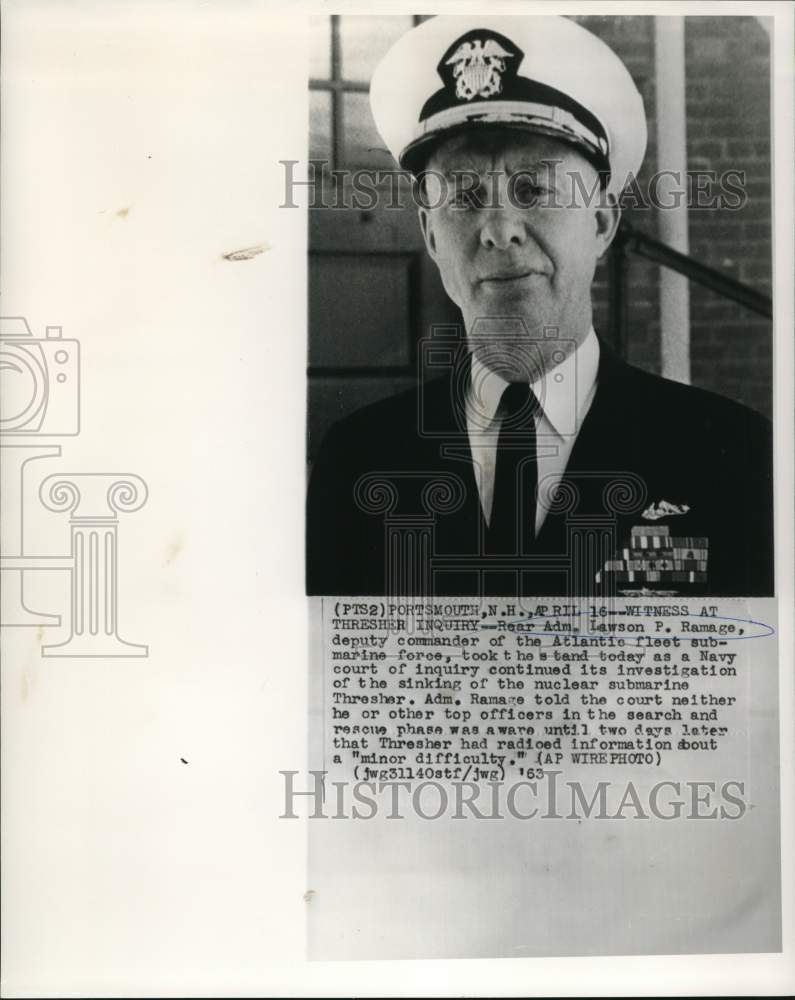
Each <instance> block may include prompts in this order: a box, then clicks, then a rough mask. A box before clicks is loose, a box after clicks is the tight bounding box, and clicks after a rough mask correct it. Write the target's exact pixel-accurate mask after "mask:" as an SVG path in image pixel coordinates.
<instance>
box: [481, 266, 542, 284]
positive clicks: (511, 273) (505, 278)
mask: <svg viewBox="0 0 795 1000" xmlns="http://www.w3.org/2000/svg"><path fill="white" fill-rule="evenodd" d="M543 275H544V272H543V271H536V270H534V269H532V268H531V269H527V268H524V269H522V270H516V269H511V270H506V271H495V272H494V273H493V274H487V275H485V276H484V277H482V278H481V279H480V281H481V284H483V283H491V282H494V283H495V284H508V283H510V282H512V281H522V280H524V279H525V278H541V277H543Z"/></svg>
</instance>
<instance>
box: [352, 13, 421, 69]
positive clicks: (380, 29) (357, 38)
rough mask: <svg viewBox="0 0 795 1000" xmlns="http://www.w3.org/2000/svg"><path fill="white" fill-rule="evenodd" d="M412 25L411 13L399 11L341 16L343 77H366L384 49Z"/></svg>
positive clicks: (376, 63)
mask: <svg viewBox="0 0 795 1000" xmlns="http://www.w3.org/2000/svg"><path fill="white" fill-rule="evenodd" d="M412 25H413V20H412V18H411V17H403V16H401V15H393V16H391V17H390V16H385V17H369V16H358V17H357V16H347V17H342V18H340V41H341V48H342V76H343V79H345V80H355V81H359V82H362V81H364V82H367V81H369V80H370V77H371V76H372V75H373V70H374V69H375V67H376V66H377V65H378V63H379V62H380V60H381V57H382V56H383V55H384V53H385V52H386V50H387V49H388V48H389V47H390V46H391V45H392V43H393V42H396V41H397V40H398V38H400V36H401V35H403V34H405V33H406V32H407V31H409V29H410V28H411V27H412Z"/></svg>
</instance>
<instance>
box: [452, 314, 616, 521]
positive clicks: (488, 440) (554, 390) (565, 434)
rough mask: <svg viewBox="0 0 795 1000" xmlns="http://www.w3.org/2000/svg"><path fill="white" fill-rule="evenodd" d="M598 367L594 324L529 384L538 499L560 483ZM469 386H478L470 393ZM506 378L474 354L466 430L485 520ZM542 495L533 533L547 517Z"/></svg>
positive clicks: (594, 386)
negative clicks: (533, 408) (534, 405)
mask: <svg viewBox="0 0 795 1000" xmlns="http://www.w3.org/2000/svg"><path fill="white" fill-rule="evenodd" d="M598 367H599V341H598V340H597V338H596V334H595V333H594V330H593V327H591V329H590V330H589V332H588V334H587V336H586V338H585V340H584V341H583V342H582V344H580V346H579V347H578V348H577V350H576V351H574V352H573V353H572V354H570V355H569V356H568V358H566V360H565V361H562V362H561V363H560V364H559V365H557V367H555V368H552V369H550V370H549V371H548V372H545V373H544V375H542V376H541V378H540V379H538V380H537V381H535V382H531V383H530V388H531V389H532V390H533V392H534V393H535V395H536V398H537V399H538V401H539V403H540V404H541V408H540V410H539V411H538V412H537V413H536V415H535V424H536V439H537V445H538V482H539V485H540V486H541V484H542V483H543V486H542V487H541V489H540V490H539V498H541V497H542V496H543V495H547V496H551V495H552V491H553V489H554V487H555V485H556V484H557V483H559V482H560V480H561V478H562V476H563V473H564V472H565V470H566V465H567V464H568V461H569V456H570V455H571V450H572V448H573V447H574V442H575V441H576V440H577V434H578V433H579V430H580V427H581V426H582V422H583V420H584V419H585V416H586V414H587V413H588V410H589V409H590V407H591V403H592V402H593V397H594V393H595V392H596V372H597V369H598ZM472 385H477V387H478V391H477V393H476V394H475V393H474V392H472ZM507 385H508V383H507V382H506V380H505V379H504V378H502V377H501V376H499V375H497V374H495V373H494V372H493V371H491V370H490V369H488V368H486V366H485V365H483V364H482V362H480V361H478V360H477V358H476V357H475V356H474V355H473V356H472V370H471V381H470V392H469V395H468V398H467V431H468V434H469V446H470V449H471V451H472V461H473V467H474V472H475V481H476V483H477V487H478V493H479V494H480V505H481V507H482V509H483V516H484V518H485V519H486V523H489V521H490V518H491V507H492V501H493V499H494V471H495V467H496V464H497V441H498V438H499V434H500V425H501V423H502V418H501V417H500V416H498V415H497V408H498V407H499V404H500V399H501V398H502V394H503V392H504V390H505V387H506V386H507ZM546 514H547V510H546V507H545V505H544V503H543V501H542V500H541V499H539V502H538V504H537V505H536V535H538V533H539V532H540V530H541V526H542V525H543V523H544V519H545V518H546Z"/></svg>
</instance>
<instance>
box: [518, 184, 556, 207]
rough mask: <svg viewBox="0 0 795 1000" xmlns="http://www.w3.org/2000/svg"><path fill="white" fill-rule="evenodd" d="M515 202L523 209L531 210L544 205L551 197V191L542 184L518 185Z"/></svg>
mask: <svg viewBox="0 0 795 1000" xmlns="http://www.w3.org/2000/svg"><path fill="white" fill-rule="evenodd" d="M513 195H514V201H515V203H516V204H517V205H518V206H520V207H521V208H531V207H533V206H535V205H538V204H543V203H544V201H546V199H547V198H548V196H549V189H548V188H546V187H544V186H543V185H542V184H531V183H525V184H516V185H515V186H514V189H513Z"/></svg>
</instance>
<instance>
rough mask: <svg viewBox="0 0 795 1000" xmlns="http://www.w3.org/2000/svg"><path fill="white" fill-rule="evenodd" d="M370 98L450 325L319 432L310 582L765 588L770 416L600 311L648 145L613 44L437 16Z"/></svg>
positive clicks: (553, 591)
mask: <svg viewBox="0 0 795 1000" xmlns="http://www.w3.org/2000/svg"><path fill="white" fill-rule="evenodd" d="M371 104H372V109H373V115H374V118H375V121H376V124H377V126H378V128H379V131H380V132H381V134H382V136H383V138H384V141H385V142H386V144H387V145H388V147H389V148H390V150H391V151H392V152H393V154H394V155H395V157H396V159H397V160H398V162H399V163H400V165H401V166H402V167H404V168H406V169H408V170H410V171H411V172H412V173H413V174H414V175H415V176H416V177H418V178H421V184H420V188H419V189H420V190H421V192H422V195H423V197H422V203H421V206H420V208H419V222H420V225H421V227H422V232H423V235H424V238H425V243H426V247H427V250H428V253H429V254H430V256H431V258H432V259H433V260H434V262H435V263H436V265H437V267H438V268H439V272H440V275H441V278H442V281H443V283H444V286H445V289H446V291H447V293H448V295H449V296H450V297H451V299H453V301H454V302H455V303H456V304H457V305H458V307H459V308H460V310H461V313H462V315H463V319H464V324H465V334H464V336H463V337H461V338H459V339H455V338H454V337H450V336H445V335H441V336H440V335H437V334H434V333H429V335H428V337H427V338H426V340H425V342H424V344H423V345H422V351H421V354H422V368H423V370H422V371H421V373H420V374H421V378H420V380H419V381H420V384H419V386H418V388H417V389H415V390H413V391H410V392H407V393H403V394H401V395H398V396H396V397H393V398H391V399H388V400H386V401H383V402H380V403H377V404H374V405H371V406H368V407H365V408H363V409H361V410H359V411H358V412H356V413H354V414H353V415H352V416H350V417H348V418H346V419H345V420H343V421H341V422H340V423H339V424H337V425H336V426H334V427H333V428H332V429H331V431H330V432H329V434H328V435H327V438H326V440H325V442H324V444H323V447H322V449H321V452H320V455H319V457H318V459H317V462H316V464H315V467H314V469H313V474H312V479H311V482H310V489H309V501H308V511H307V526H308V532H307V569H308V573H307V589H308V592H309V593H310V594H356V595H359V594H361V595H384V594H388V595H399V594H407V595H420V596H425V595H434V594H436V595H457V594H458V595H495V596H500V595H503V596H505V595H508V596H514V595H515V596H522V595H528V596H530V595H562V596H565V595H568V596H574V595H580V596H589V595H594V596H597V595H600V594H609V593H614V594H629V593H657V594H666V595H674V594H682V595H688V594H690V595H698V594H710V595H715V596H721V595H748V596H751V595H768V594H772V593H773V571H772V563H773V543H772V539H773V527H772V522H773V512H772V452H771V433H770V427H769V424H768V422H767V421H766V420H764V419H763V418H762V417H761V416H759V415H758V414H756V413H754V412H753V411H751V410H749V409H747V408H745V407H743V406H740V405H739V404H737V403H735V402H732V401H730V400H727V399H724V398H722V397H720V396H717V395H714V394H711V393H708V392H705V391H702V390H699V389H696V388H692V387H689V386H685V385H681V384H678V383H675V382H671V381H668V380H666V379H663V378H659V377H657V376H654V375H651V374H648V373H646V372H644V371H641V370H639V369H637V368H634V367H632V366H630V365H628V364H625V363H624V362H623V361H621V360H620V359H618V358H617V357H616V356H615V355H614V354H613V353H612V351H611V350H610V349H609V348H608V347H607V346H606V345H605V343H604V342H603V341H601V340H600V338H599V337H598V335H597V333H596V332H595V331H594V329H593V325H592V310H591V283H592V280H593V276H594V271H595V268H596V264H597V261H598V260H599V259H600V258H601V257H602V256H603V255H604V254H605V252H606V251H607V250H608V248H609V246H610V243H611V241H612V239H613V237H614V235H615V233H616V229H617V226H618V222H619V209H618V205H617V198H618V195H619V194H620V192H621V190H622V188H623V186H624V185H625V184H626V182H627V181H628V179H629V178H630V177H632V176H633V175H634V174H636V173H637V171H638V169H639V167H640V164H641V161H642V159H643V155H644V152H645V146H646V120H645V113H644V109H643V103H642V100H641V97H640V94H639V93H638V91H637V89H636V88H635V85H634V83H633V81H632V78H631V77H630V75H629V73H628V71H627V69H626V67H625V66H624V65H623V63H622V62H621V60H620V59H618V57H617V56H616V55H615V53H613V52H612V50H611V49H609V48H608V47H607V46H606V45H605V44H604V43H602V42H601V41H600V40H599V39H597V38H596V37H595V36H594V35H592V34H591V33H590V32H588V31H586V30H585V29H584V28H582V27H580V26H579V25H577V24H576V23H575V22H573V21H570V20H568V19H566V18H559V17H475V18H460V17H437V18H433V19H431V20H429V21H427V22H425V23H424V24H422V25H421V26H419V27H417V28H415V29H414V30H413V31H411V32H409V33H408V34H407V35H405V36H404V37H403V38H401V39H400V41H398V42H397V44H396V45H395V46H393V48H392V49H391V50H390V51H389V53H388V54H387V55H386V57H385V58H384V60H383V61H382V62H381V64H380V65H379V67H378V69H377V71H376V73H375V75H374V77H373V81H372V86H371ZM433 370H437V371H439V372H440V373H441V374H440V376H439V377H436V378H428V377H427V376H428V374H429V372H432V371H433Z"/></svg>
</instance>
